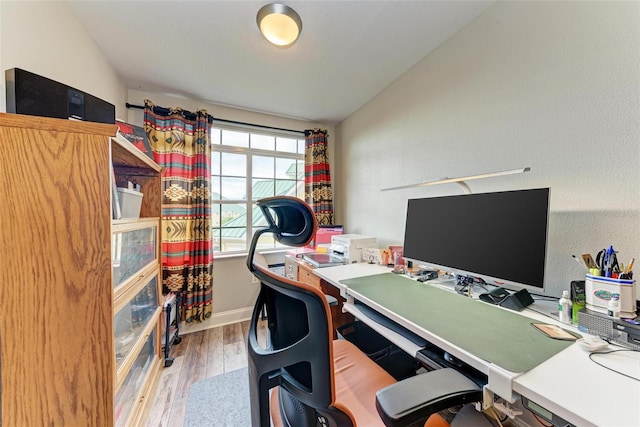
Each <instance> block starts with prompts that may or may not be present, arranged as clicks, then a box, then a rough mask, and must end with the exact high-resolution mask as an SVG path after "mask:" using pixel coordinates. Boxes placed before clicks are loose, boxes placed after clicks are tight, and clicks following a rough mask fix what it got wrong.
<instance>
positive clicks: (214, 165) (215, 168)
mask: <svg viewBox="0 0 640 427" xmlns="http://www.w3.org/2000/svg"><path fill="white" fill-rule="evenodd" d="M211 175H220V153H219V152H218V151H213V152H212V153H211Z"/></svg>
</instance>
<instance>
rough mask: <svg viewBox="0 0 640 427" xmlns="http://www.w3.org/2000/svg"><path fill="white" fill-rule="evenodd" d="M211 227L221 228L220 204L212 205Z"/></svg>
mask: <svg viewBox="0 0 640 427" xmlns="http://www.w3.org/2000/svg"><path fill="white" fill-rule="evenodd" d="M211 225H212V226H213V227H220V204H218V203H212V204H211Z"/></svg>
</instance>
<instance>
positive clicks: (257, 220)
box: [252, 204, 273, 230]
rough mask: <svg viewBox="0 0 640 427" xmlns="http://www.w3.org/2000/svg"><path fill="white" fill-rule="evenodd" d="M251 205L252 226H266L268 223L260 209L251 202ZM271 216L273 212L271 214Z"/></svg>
mask: <svg viewBox="0 0 640 427" xmlns="http://www.w3.org/2000/svg"><path fill="white" fill-rule="evenodd" d="M252 206H253V226H254V227H260V228H261V227H267V226H268V225H269V224H267V219H266V218H265V217H264V214H263V213H262V209H260V208H259V207H257V206H256V205H255V204H253V205H252ZM271 216H273V213H272V214H271ZM254 230H255V229H254Z"/></svg>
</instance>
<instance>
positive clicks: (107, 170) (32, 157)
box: [0, 114, 162, 427]
mask: <svg viewBox="0 0 640 427" xmlns="http://www.w3.org/2000/svg"><path fill="white" fill-rule="evenodd" d="M115 134H116V126H115V125H105V124H97V123H86V122H77V121H69V120H58V119H49V118H42V117H33V116H21V115H15V114H0V177H1V179H0V186H1V188H2V194H3V200H2V207H1V209H0V218H1V223H0V234H1V235H2V245H1V246H0V260H1V262H0V277H2V282H1V283H0V346H1V353H0V354H1V364H0V366H1V372H0V375H1V381H2V413H1V414H2V424H3V425H7V426H35V425H54V426H99V427H104V426H125V425H139V424H141V422H142V420H143V418H144V414H145V409H146V404H147V403H148V402H150V401H151V400H152V399H151V396H152V395H153V393H154V389H155V387H156V385H157V379H158V376H159V370H160V367H161V365H162V364H161V351H160V331H161V325H160V313H161V308H160V295H161V288H160V268H159V264H160V256H159V254H160V238H159V228H160V225H159V218H160V215H161V205H160V203H161V182H160V167H159V166H158V165H157V164H156V163H155V162H153V161H152V160H150V159H149V158H148V157H146V156H145V155H144V154H142V153H141V152H140V151H138V150H137V149H136V148H135V147H134V146H133V145H131V144H129V143H128V142H126V141H120V140H116V139H114V138H112V137H113V136H114V135H115ZM112 165H113V169H114V170H115V176H116V179H117V181H118V182H119V185H122V184H123V183H124V182H126V181H127V180H129V181H135V182H136V183H138V184H140V185H141V187H142V189H141V191H142V193H143V195H144V196H143V199H142V206H141V210H140V213H141V218H140V219H121V220H113V219H112V208H111V203H112V177H113V174H112ZM127 251H128V252H127ZM127 254H128V255H127ZM124 255H127V256H128V259H124ZM124 270H127V271H124Z"/></svg>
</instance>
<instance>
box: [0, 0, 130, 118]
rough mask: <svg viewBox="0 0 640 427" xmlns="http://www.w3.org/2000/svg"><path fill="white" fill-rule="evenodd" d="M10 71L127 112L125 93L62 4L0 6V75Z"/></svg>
mask: <svg viewBox="0 0 640 427" xmlns="http://www.w3.org/2000/svg"><path fill="white" fill-rule="evenodd" d="M10 68H22V69H23V70H26V71H30V72H32V73H35V74H38V75H41V76H43V77H47V78H49V79H52V80H55V81H57V82H60V83H63V84H66V85H68V86H71V87H74V88H76V89H78V90H81V91H83V92H87V93H89V94H91V95H93V96H96V97H98V98H101V99H103V100H105V101H107V102H109V103H111V104H114V105H115V106H116V117H121V114H124V113H126V112H125V105H124V103H125V101H126V89H125V87H124V85H123V84H122V82H121V81H120V79H119V77H118V75H117V74H116V73H115V71H114V70H113V68H112V67H111V65H110V64H109V63H108V62H107V60H106V59H105V58H104V56H103V55H102V52H101V51H100V50H99V49H98V47H97V46H96V44H95V43H94V42H93V40H92V39H91V38H90V37H89V35H88V34H87V32H86V31H85V30H84V27H83V26H82V24H81V23H80V22H79V21H78V20H77V19H76V17H75V15H74V14H73V12H72V11H71V9H70V8H69V6H68V5H67V2H63V1H0V70H1V72H2V74H1V76H0V80H1V81H2V83H1V89H2V93H1V94H0V95H1V96H2V103H1V104H0V111H6V88H5V78H4V72H5V70H7V69H10Z"/></svg>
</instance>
